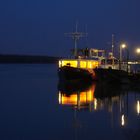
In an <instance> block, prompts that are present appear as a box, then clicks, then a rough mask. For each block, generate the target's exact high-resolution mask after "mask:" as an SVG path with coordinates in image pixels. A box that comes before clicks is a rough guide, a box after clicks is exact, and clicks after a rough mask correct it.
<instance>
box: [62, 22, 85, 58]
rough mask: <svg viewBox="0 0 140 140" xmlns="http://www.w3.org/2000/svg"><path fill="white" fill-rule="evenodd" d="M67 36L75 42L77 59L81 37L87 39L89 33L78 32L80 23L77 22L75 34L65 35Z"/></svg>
mask: <svg viewBox="0 0 140 140" xmlns="http://www.w3.org/2000/svg"><path fill="white" fill-rule="evenodd" d="M65 34H66V35H67V36H69V37H71V38H72V39H73V40H74V56H75V57H77V54H78V53H77V52H78V50H77V43H78V40H79V39H80V38H81V37H86V36H87V33H82V32H78V23H77V22H76V28H75V32H72V33H65Z"/></svg>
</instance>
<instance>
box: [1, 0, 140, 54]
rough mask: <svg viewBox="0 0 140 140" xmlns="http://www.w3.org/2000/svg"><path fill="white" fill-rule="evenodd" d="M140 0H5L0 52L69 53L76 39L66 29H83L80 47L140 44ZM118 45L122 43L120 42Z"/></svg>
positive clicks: (132, 45) (2, 3)
mask: <svg viewBox="0 0 140 140" xmlns="http://www.w3.org/2000/svg"><path fill="white" fill-rule="evenodd" d="M139 6H140V1H139V0H3V1H2V0H1V1H0V53H3V54H5V53H6V54H8V53H11V54H37V55H40V54H41V55H53V56H55V55H56V56H67V55H68V54H69V51H70V49H72V48H73V46H74V43H73V41H72V39H70V38H68V37H65V36H64V33H66V32H72V31H73V30H74V26H75V22H76V21H78V24H79V25H78V28H79V31H82V32H84V31H85V25H86V24H87V31H88V39H87V42H86V39H85V38H83V39H81V41H80V42H81V43H80V44H79V47H82V48H83V47H85V46H86V45H87V44H88V46H89V47H92V48H102V49H108V50H109V49H110V48H111V46H110V45H108V42H110V41H111V34H112V33H114V34H115V38H116V42H121V41H126V42H127V44H128V45H129V48H130V49H131V50H132V48H133V49H134V48H135V47H137V46H140V9H139ZM116 47H118V46H116Z"/></svg>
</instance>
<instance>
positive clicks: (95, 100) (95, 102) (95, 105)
mask: <svg viewBox="0 0 140 140" xmlns="http://www.w3.org/2000/svg"><path fill="white" fill-rule="evenodd" d="M94 109H95V110H96V109H97V99H96V98H95V99H94Z"/></svg>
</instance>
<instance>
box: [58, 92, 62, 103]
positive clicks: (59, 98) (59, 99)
mask: <svg viewBox="0 0 140 140" xmlns="http://www.w3.org/2000/svg"><path fill="white" fill-rule="evenodd" d="M58 101H59V104H61V102H62V101H61V92H60V91H59V97H58Z"/></svg>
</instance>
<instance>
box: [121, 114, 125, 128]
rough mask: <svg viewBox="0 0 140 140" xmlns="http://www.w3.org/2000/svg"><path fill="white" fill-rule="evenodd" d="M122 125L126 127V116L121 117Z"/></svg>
mask: <svg viewBox="0 0 140 140" xmlns="http://www.w3.org/2000/svg"><path fill="white" fill-rule="evenodd" d="M121 125H122V126H124V125H125V120H124V114H123V115H122V116H121Z"/></svg>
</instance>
